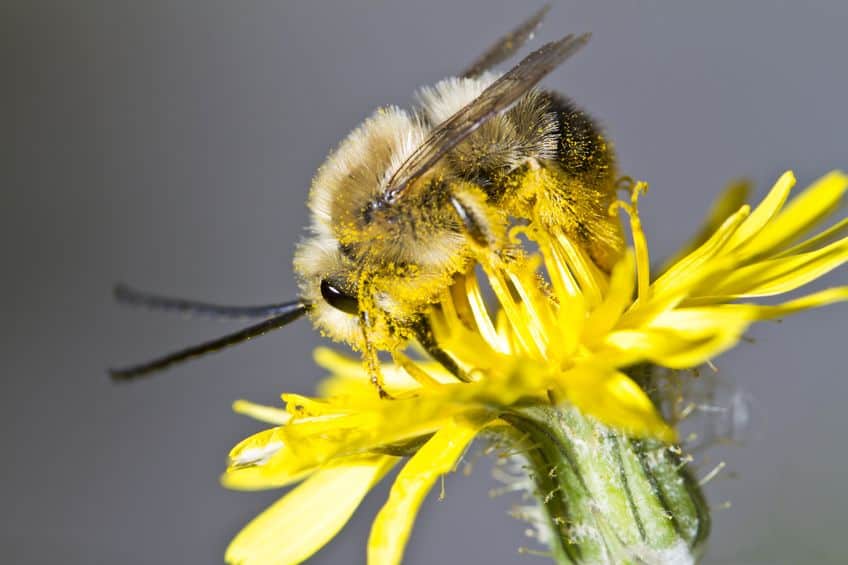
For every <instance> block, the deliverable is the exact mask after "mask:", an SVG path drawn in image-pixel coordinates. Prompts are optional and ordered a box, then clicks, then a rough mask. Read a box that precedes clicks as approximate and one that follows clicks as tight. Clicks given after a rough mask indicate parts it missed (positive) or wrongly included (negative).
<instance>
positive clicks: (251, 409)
mask: <svg viewBox="0 0 848 565" xmlns="http://www.w3.org/2000/svg"><path fill="white" fill-rule="evenodd" d="M233 412H236V413H237V414H244V415H245V416H250V417H251V418H253V419H254V420H259V421H260V422H265V423H268V424H274V425H276V426H282V425H283V424H286V423H288V421H289V420H291V417H292V416H291V414H289V413H288V412H286V411H285V410H284V409H283V408H277V407H275V406H264V405H262V404H255V403H253V402H250V401H248V400H236V401H235V402H233Z"/></svg>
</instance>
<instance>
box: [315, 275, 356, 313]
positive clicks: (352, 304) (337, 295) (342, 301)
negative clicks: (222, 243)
mask: <svg viewBox="0 0 848 565" xmlns="http://www.w3.org/2000/svg"><path fill="white" fill-rule="evenodd" d="M321 296H323V297H324V300H326V301H327V304H329V305H330V306H332V307H333V308H335V309H336V310H341V311H342V312H345V313H347V314H351V315H353V316H355V315H357V314H359V302H358V301H357V300H356V298H355V297H353V296H351V295H349V294H346V293H345V292H343V291H341V290H339V289H338V288H337V287H335V286H333V284H332V283H331V282H329V281H328V280H327V279H323V280H322V281H321Z"/></svg>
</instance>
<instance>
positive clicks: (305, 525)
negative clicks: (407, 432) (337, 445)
mask: <svg viewBox="0 0 848 565" xmlns="http://www.w3.org/2000/svg"><path fill="white" fill-rule="evenodd" d="M396 461H397V458H396V457H390V456H377V457H369V458H362V459H358V460H354V461H349V462H347V463H345V464H343V465H338V466H334V467H330V468H327V469H324V470H321V471H318V472H316V473H315V474H313V475H312V476H311V477H309V478H308V479H307V480H306V481H304V482H303V483H301V484H300V485H298V486H297V487H295V488H294V489H292V490H291V491H289V492H288V493H287V494H286V495H285V496H283V497H282V498H281V499H280V500H278V501H277V502H275V503H274V504H273V505H271V506H270V507H269V508H268V509H266V510H265V511H264V512H262V514H260V515H259V516H257V517H256V518H254V519H253V520H252V521H251V522H250V523H249V524H248V525H247V526H245V528H244V529H243V530H242V531H241V532H239V534H238V535H237V536H236V537H235V539H233V541H232V542H231V543H230V545H229V547H228V548H227V553H226V555H225V557H224V559H225V560H226V562H227V563H233V564H235V563H239V564H244V565H283V564H288V563H300V562H302V561H304V560H306V559H307V558H309V557H310V556H311V555H312V554H314V553H315V552H316V551H318V550H319V549H321V548H322V547H323V546H324V545H325V544H326V543H327V542H328V541H330V539H332V538H333V536H335V535H336V533H337V532H338V531H339V530H341V528H342V526H344V525H345V524H346V523H347V521H348V519H350V517H351V515H352V514H353V512H354V510H356V508H357V507H358V506H359V503H360V502H361V501H362V498H363V497H364V496H365V495H366V494H367V493H368V491H369V490H371V487H373V486H374V485H375V484H376V483H377V482H378V481H379V480H380V479H381V478H382V477H383V475H385V474H386V473H387V472H388V471H389V469H391V468H392V466H393V465H394V464H395V462H396Z"/></svg>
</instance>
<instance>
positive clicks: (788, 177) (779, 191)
mask: <svg viewBox="0 0 848 565" xmlns="http://www.w3.org/2000/svg"><path fill="white" fill-rule="evenodd" d="M793 186H795V175H794V174H792V171H786V172H785V173H783V175H781V177H780V178H779V179H778V180H777V182H776V183H775V184H774V186H773V187H772V189H771V190H770V191H769V193H768V194H767V195H766V197H765V198H764V199H763V201H762V202H761V203H760V204H759V205H758V206H757V207H756V208H754V210H753V211H752V212H751V215H750V216H749V217H748V219H747V220H745V222H744V223H743V224H742V225H741V226H739V229H738V230H736V233H734V234H733V237H732V238H731V239H730V243H729V248H730V249H737V248H739V247H741V246H742V245H744V244H745V243H747V242H748V241H749V240H750V239H751V238H753V237H755V236H756V235H757V234H759V233H760V232H761V231H762V230H763V228H765V226H766V224H768V223H769V221H771V219H772V218H774V217H775V215H776V214H777V213H778V212H779V211H780V209H781V208H782V207H783V203H784V202H786V199H787V198H788V197H789V191H790V190H791V189H792V187H793Z"/></svg>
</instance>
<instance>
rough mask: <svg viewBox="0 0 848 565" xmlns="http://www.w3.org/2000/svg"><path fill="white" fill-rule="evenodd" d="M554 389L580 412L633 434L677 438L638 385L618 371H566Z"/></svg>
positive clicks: (598, 368) (588, 368) (590, 368)
mask: <svg viewBox="0 0 848 565" xmlns="http://www.w3.org/2000/svg"><path fill="white" fill-rule="evenodd" d="M559 385H560V386H559V387H557V388H556V391H557V392H558V393H559V395H562V396H564V397H565V398H566V399H567V400H568V401H569V402H570V403H571V404H573V405H574V406H576V407H577V408H579V409H580V411H581V412H583V413H584V414H586V415H588V416H592V417H593V418H596V419H597V420H599V421H601V422H603V423H604V424H606V425H608V426H612V427H615V428H618V429H620V430H623V431H625V432H626V433H628V434H630V435H632V436H636V437H655V438H658V439H661V440H663V441H668V442H672V441H675V440H676V437H677V436H676V433H675V431H674V429H673V428H671V427H670V426H669V425H668V424H666V422H665V421H664V420H663V418H662V416H661V415H660V414H659V412H657V409H656V407H655V406H654V403H653V402H651V399H650V398H648V396H647V395H646V394H645V391H643V390H642V389H641V388H640V387H639V385H637V384H636V383H635V382H633V380H632V379H631V378H630V377H628V376H627V375H625V374H624V373H622V372H620V371H616V370H615V369H612V368H610V367H604V366H591V365H587V366H580V367H577V368H575V369H572V370H570V371H568V372H566V373H565V374H564V375H563V376H562V379H561V381H560V382H559Z"/></svg>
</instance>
